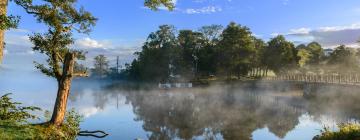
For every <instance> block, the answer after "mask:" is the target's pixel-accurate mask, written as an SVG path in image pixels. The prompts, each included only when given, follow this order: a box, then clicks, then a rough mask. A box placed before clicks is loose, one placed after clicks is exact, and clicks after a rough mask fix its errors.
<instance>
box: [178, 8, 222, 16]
mask: <svg viewBox="0 0 360 140" xmlns="http://www.w3.org/2000/svg"><path fill="white" fill-rule="evenodd" d="M221 11H222V9H221V7H217V6H206V7H202V8H198V9H194V8H188V9H185V10H184V13H186V14H210V13H217V12H221Z"/></svg>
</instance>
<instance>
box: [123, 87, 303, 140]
mask: <svg viewBox="0 0 360 140" xmlns="http://www.w3.org/2000/svg"><path fill="white" fill-rule="evenodd" d="M171 92H172V93H170V91H169V92H163V91H139V92H129V93H127V94H126V95H127V99H128V100H130V102H131V103H132V105H133V107H134V113H135V114H136V115H137V118H136V120H137V121H143V122H144V124H143V128H144V130H146V131H148V132H151V135H150V136H149V139H174V138H180V139H193V138H195V137H202V138H204V137H205V138H206V139H214V138H215V137H216V135H217V134H220V135H222V137H223V138H224V139H239V140H251V139H252V138H251V137H252V132H254V131H255V130H256V129H259V128H263V127H265V126H268V127H269V129H270V131H271V132H273V133H274V134H276V135H277V136H279V137H281V138H283V137H284V136H285V135H286V133H287V132H288V131H290V130H292V129H293V128H294V127H295V126H296V125H297V124H298V117H299V116H300V115H301V114H302V112H300V111H297V110H301V109H294V108H295V107H293V106H289V105H288V103H287V102H291V99H284V100H281V99H280V100H277V99H275V98H274V97H272V96H266V97H259V96H256V95H254V94H253V93H252V91H251V90H239V89H234V88H227V89H224V90H222V91H221V92H222V93H218V92H212V91H210V90H202V89H194V90H191V92H193V93H189V91H187V90H177V91H175V90H174V91H171ZM209 131H211V132H209Z"/></svg>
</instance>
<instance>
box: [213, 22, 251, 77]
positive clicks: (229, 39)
mask: <svg viewBox="0 0 360 140" xmlns="http://www.w3.org/2000/svg"><path fill="white" fill-rule="evenodd" d="M251 44H252V36H251V32H250V30H249V28H247V27H245V26H241V25H238V24H236V23H235V22H231V23H230V24H229V25H228V26H227V27H226V28H225V29H224V31H223V32H222V34H221V40H220V42H219V44H218V46H219V50H220V55H219V57H220V58H219V60H220V62H219V64H220V66H221V69H223V70H224V72H225V73H226V75H227V76H231V75H232V73H236V74H237V76H238V77H239V76H240V75H246V74H247V73H248V71H249V70H250V64H251V59H250V56H251V55H252V54H253V53H254V52H255V49H254V46H253V45H251Z"/></svg>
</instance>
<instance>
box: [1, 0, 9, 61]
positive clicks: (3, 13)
mask: <svg viewBox="0 0 360 140" xmlns="http://www.w3.org/2000/svg"><path fill="white" fill-rule="evenodd" d="M7 5H8V1H7V0H0V21H1V22H0V24H1V28H0V63H1V61H2V57H3V55H4V54H3V51H4V44H5V43H4V33H5V30H6V29H7V26H6V25H4V24H5V22H4V20H6V19H7V16H6V10H7Z"/></svg>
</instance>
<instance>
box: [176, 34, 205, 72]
mask: <svg viewBox="0 0 360 140" xmlns="http://www.w3.org/2000/svg"><path fill="white" fill-rule="evenodd" d="M177 39H178V44H179V45H180V49H181V53H180V54H181V56H180V58H181V59H180V60H179V61H178V67H177V70H178V73H180V75H182V76H183V77H185V78H190V77H192V76H195V75H196V73H197V71H198V60H199V57H198V52H199V49H200V48H201V47H202V44H204V43H203V42H204V37H203V34H201V33H199V32H194V31H192V30H180V32H179V35H178V37H177Z"/></svg>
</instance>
